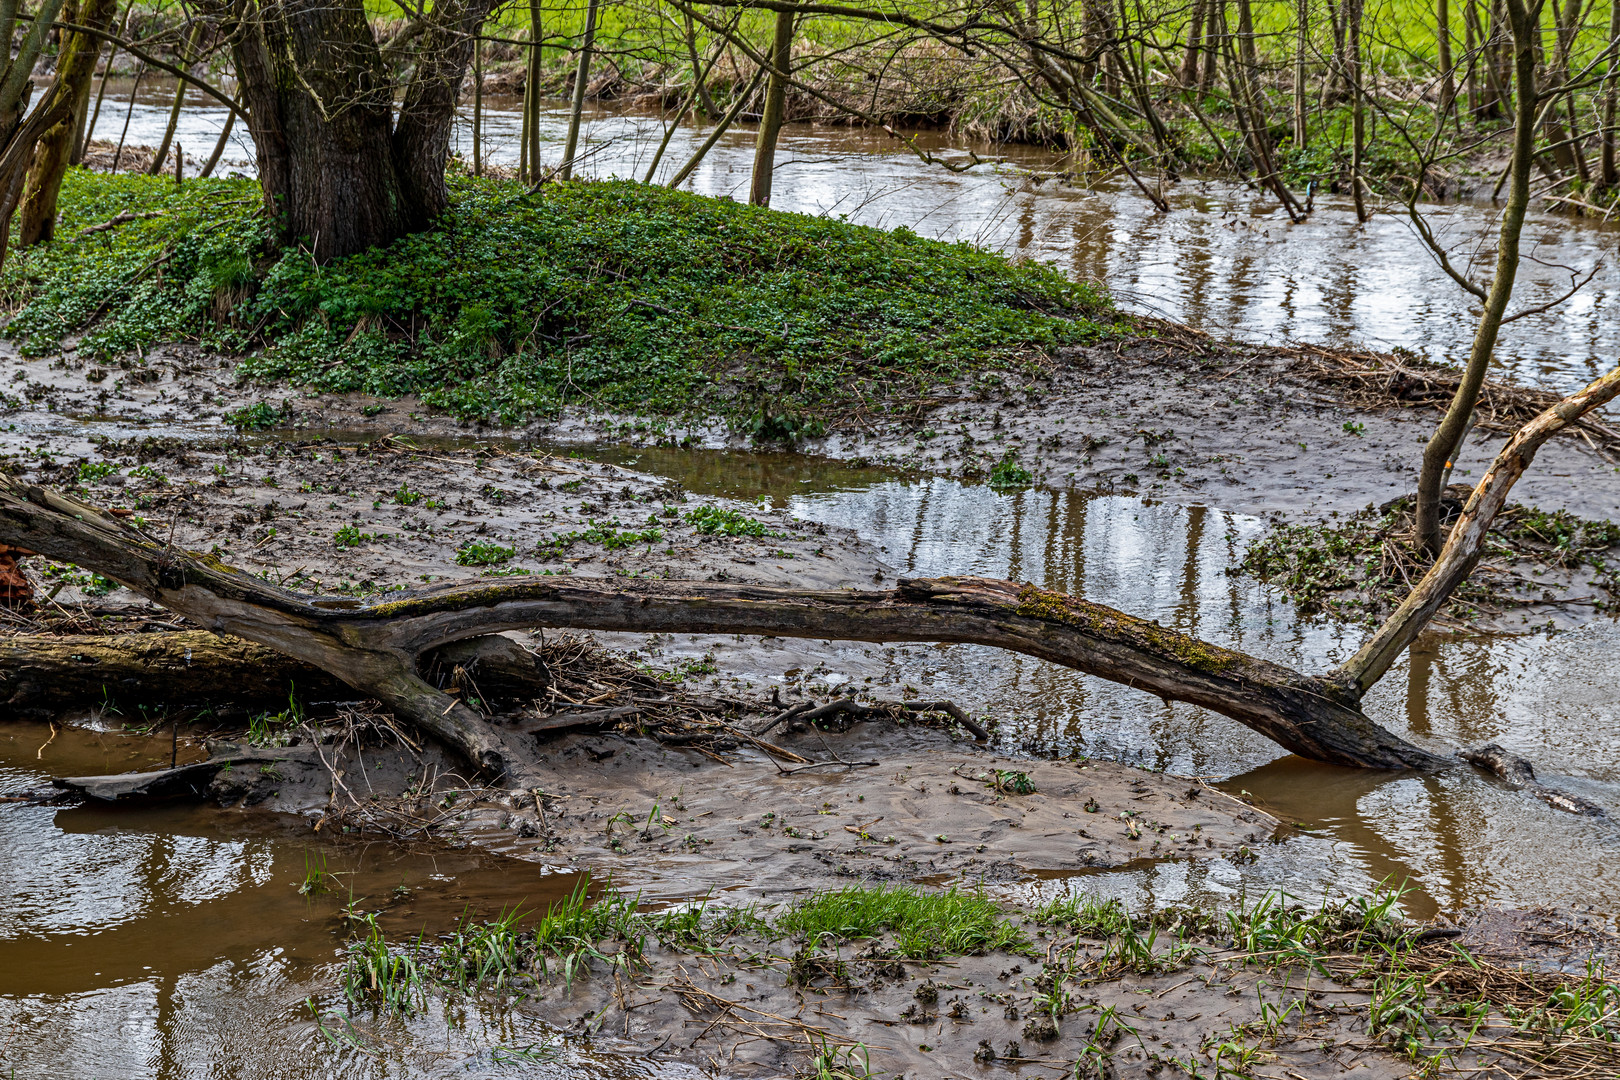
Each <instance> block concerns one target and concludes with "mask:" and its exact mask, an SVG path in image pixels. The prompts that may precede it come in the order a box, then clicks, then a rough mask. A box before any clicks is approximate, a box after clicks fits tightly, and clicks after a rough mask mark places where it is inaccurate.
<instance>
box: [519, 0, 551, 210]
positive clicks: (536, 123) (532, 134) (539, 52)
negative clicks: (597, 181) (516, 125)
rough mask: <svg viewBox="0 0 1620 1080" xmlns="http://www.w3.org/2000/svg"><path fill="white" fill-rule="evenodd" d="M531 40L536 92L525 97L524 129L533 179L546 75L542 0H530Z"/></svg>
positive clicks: (536, 173) (537, 165)
mask: <svg viewBox="0 0 1620 1080" xmlns="http://www.w3.org/2000/svg"><path fill="white" fill-rule="evenodd" d="M529 40H530V41H531V42H532V43H533V44H532V46H531V56H530V58H529V61H530V65H531V70H532V72H533V75H532V77H533V81H534V92H533V93H532V94H529V95H528V96H527V97H525V98H524V103H525V104H524V107H525V108H526V109H527V110H528V114H527V116H525V117H524V130H525V131H527V132H528V140H529V145H528V147H527V148H526V152H527V156H528V160H529V174H530V179H531V180H538V179H539V178H540V80H541V78H543V77H544V75H545V59H546V46H545V33H544V29H543V27H542V26H541V23H540V0H529Z"/></svg>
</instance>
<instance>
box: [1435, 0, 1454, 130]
mask: <svg viewBox="0 0 1620 1080" xmlns="http://www.w3.org/2000/svg"><path fill="white" fill-rule="evenodd" d="M1434 23H1435V31H1434V43H1435V58H1436V60H1437V61H1438V62H1439V64H1440V123H1442V124H1443V123H1445V120H1446V117H1447V116H1448V115H1450V113H1451V107H1452V104H1453V103H1454V102H1455V101H1456V100H1457V77H1456V75H1455V74H1453V72H1452V70H1451V68H1452V59H1451V3H1450V0H1434Z"/></svg>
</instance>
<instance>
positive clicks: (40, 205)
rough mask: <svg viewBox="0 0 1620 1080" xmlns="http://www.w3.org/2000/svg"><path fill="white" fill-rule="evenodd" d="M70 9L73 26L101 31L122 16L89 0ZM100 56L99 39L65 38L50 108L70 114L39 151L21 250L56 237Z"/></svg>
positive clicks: (21, 227) (109, 0)
mask: <svg viewBox="0 0 1620 1080" xmlns="http://www.w3.org/2000/svg"><path fill="white" fill-rule="evenodd" d="M67 10H68V12H69V17H68V18H69V21H72V22H78V21H82V22H83V23H84V25H86V26H89V27H92V28H95V29H105V28H107V27H109V26H111V25H112V20H113V17H114V16H115V15H116V14H117V6H116V0H86V3H85V5H84V8H83V9H82V10H80V9H79V8H78V6H77V5H74V6H73V7H71V8H69V9H67ZM100 57H101V40H100V39H99V38H92V37H90V36H89V35H88V34H78V33H65V34H63V35H62V48H61V52H60V53H59V54H58V55H57V62H56V83H55V85H54V86H53V87H52V90H51V95H52V99H51V101H50V102H49V103H48V105H49V107H51V108H59V109H62V110H64V111H65V112H66V115H65V116H63V118H62V119H61V120H60V121H58V122H57V123H56V124H53V125H52V126H51V127H50V128H49V129H48V130H46V132H45V134H44V135H42V136H40V138H39V142H38V143H37V144H36V146H35V149H34V154H33V167H32V168H31V169H30V170H29V172H28V180H27V186H26V187H25V188H24V189H23V196H22V205H21V214H20V220H19V221H18V224H17V244H18V246H20V247H28V246H31V245H33V244H41V243H44V242H46V241H48V240H50V239H51V237H52V236H53V235H55V232H56V200H57V196H58V195H59V194H60V193H61V190H62V177H63V176H64V175H65V174H66V173H67V168H68V160H69V159H70V158H71V157H72V155H73V142H74V138H75V136H76V135H77V134H78V123H77V121H78V116H79V111H80V109H81V108H82V107H83V105H84V104H85V103H87V102H88V101H89V98H90V80H91V77H92V76H93V75H94V74H95V71H96V61H97V60H98V59H100Z"/></svg>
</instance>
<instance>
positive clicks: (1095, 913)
mask: <svg viewBox="0 0 1620 1080" xmlns="http://www.w3.org/2000/svg"><path fill="white" fill-rule="evenodd" d="M1034 916H1035V921H1036V922H1038V923H1041V924H1043V925H1055V926H1066V927H1068V928H1069V929H1070V930H1073V931H1074V932H1075V933H1076V934H1080V935H1082V936H1084V937H1091V938H1109V937H1113V936H1114V935H1115V934H1118V933H1120V932H1121V931H1122V930H1124V929H1126V928H1127V927H1129V926H1130V925H1131V919H1130V916H1129V915H1128V914H1126V912H1125V905H1124V904H1122V903H1120V902H1119V901H1118V900H1114V899H1107V900H1105V899H1103V898H1102V897H1099V896H1092V895H1090V894H1089V893H1081V894H1079V895H1074V894H1071V895H1069V896H1060V897H1058V898H1057V899H1055V900H1049V901H1047V902H1046V903H1044V904H1042V905H1040V906H1039V907H1037V908H1036V909H1035V911H1034Z"/></svg>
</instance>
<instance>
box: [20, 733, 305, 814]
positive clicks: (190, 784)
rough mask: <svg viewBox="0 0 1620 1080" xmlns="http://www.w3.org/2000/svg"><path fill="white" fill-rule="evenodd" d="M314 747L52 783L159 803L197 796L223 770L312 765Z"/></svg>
mask: <svg viewBox="0 0 1620 1080" xmlns="http://www.w3.org/2000/svg"><path fill="white" fill-rule="evenodd" d="M316 760H317V758H316V752H315V748H314V747H310V746H287V747H280V748H275V749H251V748H240V749H232V750H230V751H228V752H226V753H222V754H216V755H214V756H212V757H210V758H208V759H207V760H206V761H194V762H191V763H190V764H188V765H179V766H176V767H175V768H172V769H158V770H156V771H153V772H132V773H116V774H114V775H111V776H64V777H56V778H53V779H52V780H51V783H53V784H55V785H56V786H57V787H59V788H62V789H63V790H65V791H73V792H77V793H79V794H81V795H84V796H86V797H88V798H91V799H99V800H102V801H104V802H117V801H119V800H120V799H158V798H170V797H173V796H177V795H191V796H200V795H202V794H204V793H205V792H206V791H207V790H208V785H209V784H211V783H212V782H213V780H214V777H215V776H217V775H218V774H219V772H220V770H222V769H226V768H255V769H258V768H263V767H265V766H273V765H282V764H286V763H287V762H291V761H298V762H304V763H306V764H307V763H314V762H315V761H316Z"/></svg>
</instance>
